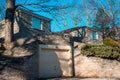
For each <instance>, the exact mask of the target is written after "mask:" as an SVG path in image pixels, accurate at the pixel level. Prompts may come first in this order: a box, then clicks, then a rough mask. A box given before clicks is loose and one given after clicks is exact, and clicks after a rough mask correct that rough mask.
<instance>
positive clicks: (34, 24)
mask: <svg viewBox="0 0 120 80" xmlns="http://www.w3.org/2000/svg"><path fill="white" fill-rule="evenodd" d="M40 24H41V21H40V19H38V18H35V17H33V18H32V28H35V29H40V26H41V25H40Z"/></svg>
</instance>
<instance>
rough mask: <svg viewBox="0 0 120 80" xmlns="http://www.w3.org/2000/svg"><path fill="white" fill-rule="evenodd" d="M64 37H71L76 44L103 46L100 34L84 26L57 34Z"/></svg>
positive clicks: (98, 31)
mask: <svg viewBox="0 0 120 80" xmlns="http://www.w3.org/2000/svg"><path fill="white" fill-rule="evenodd" d="M58 34H62V35H63V36H64V37H71V38H72V39H73V40H74V41H76V42H84V43H89V44H103V38H102V32H101V31H100V30H97V29H94V28H89V27H86V26H83V27H76V28H71V29H67V30H64V31H62V32H59V33H58Z"/></svg>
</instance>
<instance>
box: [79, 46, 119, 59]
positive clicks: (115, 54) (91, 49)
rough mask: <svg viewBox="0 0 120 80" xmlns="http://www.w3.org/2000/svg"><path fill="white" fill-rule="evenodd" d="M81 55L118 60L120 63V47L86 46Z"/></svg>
mask: <svg viewBox="0 0 120 80" xmlns="http://www.w3.org/2000/svg"><path fill="white" fill-rule="evenodd" d="M81 53H82V54H83V55H86V56H95V57H101V58H107V59H116V60H119V61H120V48H119V47H112V46H106V45H90V44H86V45H85V46H84V47H82V49H81Z"/></svg>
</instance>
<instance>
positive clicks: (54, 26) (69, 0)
mask: <svg viewBox="0 0 120 80" xmlns="http://www.w3.org/2000/svg"><path fill="white" fill-rule="evenodd" d="M25 1H27V2H26V3H27V4H29V3H37V2H39V1H40V0H16V5H17V4H23V3H24V2H25ZM56 1H57V2H56ZM87 1H88V0H86V2H85V0H51V2H48V3H45V4H44V5H51V6H55V5H72V4H75V6H77V8H78V7H80V8H81V7H82V6H85V5H87ZM91 1H92V0H91ZM93 1H97V0H93ZM100 1H101V3H102V4H103V5H104V6H106V7H105V8H106V11H107V8H108V7H109V6H107V2H106V1H107V0H100ZM117 1H119V0H116V2H117ZM0 2H1V3H2V4H5V0H0ZM82 2H83V3H82ZM4 6H5V5H4ZM97 6H100V4H99V5H97ZM26 8H28V9H30V10H34V13H35V14H38V15H42V16H45V17H48V18H50V19H52V22H51V30H52V31H53V32H56V31H62V30H65V29H66V27H65V26H64V24H63V23H65V22H66V23H67V24H68V26H67V27H68V28H73V27H74V21H73V19H72V17H73V16H74V17H76V16H75V15H74V14H76V13H77V14H78V15H79V16H77V17H79V18H80V21H78V23H77V26H88V19H87V17H86V10H85V9H82V8H81V9H77V8H73V7H70V8H68V9H66V10H65V14H64V15H62V16H63V17H65V20H66V21H65V20H63V18H61V16H60V15H51V14H49V13H46V12H41V11H38V10H39V7H37V6H34V8H33V6H26ZM88 8H90V9H92V8H93V6H91V5H89V6H88ZM4 11H5V9H4ZM4 11H3V12H4ZM76 11H77V12H76ZM108 11H109V10H108ZM72 12H73V14H72ZM88 12H89V13H88V14H89V21H91V22H92V20H93V19H94V17H95V10H88ZM0 17H1V15H0ZM90 17H92V19H90ZM92 26H94V25H92V23H91V26H90V27H92Z"/></svg>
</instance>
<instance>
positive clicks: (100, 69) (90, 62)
mask: <svg viewBox="0 0 120 80" xmlns="http://www.w3.org/2000/svg"><path fill="white" fill-rule="evenodd" d="M83 45H84V44H81V43H75V46H78V48H76V49H75V53H74V58H75V75H76V77H83V78H86V77H87V78H96V77H97V78H118V79H119V78H120V62H119V61H116V60H109V59H103V58H97V57H86V56H83V55H82V54H81V53H80V49H81V46H83Z"/></svg>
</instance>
